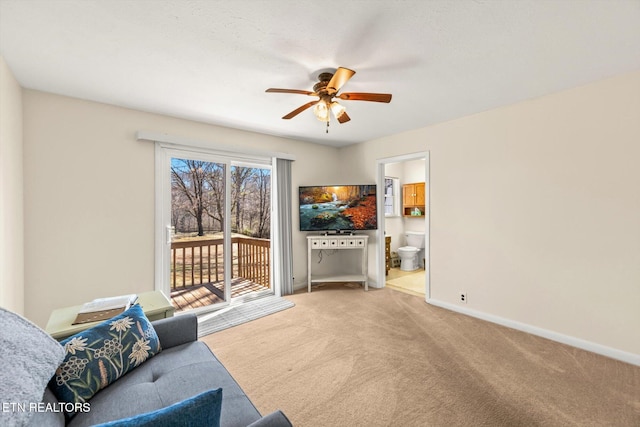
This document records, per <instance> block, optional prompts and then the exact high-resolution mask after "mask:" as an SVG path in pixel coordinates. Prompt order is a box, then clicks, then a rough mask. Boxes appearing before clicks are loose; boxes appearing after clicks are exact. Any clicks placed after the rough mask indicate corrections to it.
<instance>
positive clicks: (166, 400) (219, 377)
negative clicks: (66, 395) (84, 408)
mask: <svg viewBox="0 0 640 427" xmlns="http://www.w3.org/2000/svg"><path fill="white" fill-rule="evenodd" d="M216 388H222V389H223V390H224V398H223V403H222V412H221V415H220V426H221V427H239V426H242V427H246V426H247V425H249V424H251V423H252V422H254V421H256V420H257V419H259V418H260V413H259V412H258V410H257V409H256V408H255V407H254V406H253V404H252V403H251V401H250V400H249V398H248V397H247V396H246V395H245V394H244V392H243V391H242V389H241V388H240V386H239V385H238V384H237V383H236V382H235V380H234V379H233V377H231V375H230V374H229V372H228V371H227V370H226V369H225V367H224V366H223V365H222V363H220V361H218V359H217V358H216V357H215V356H214V355H213V353H212V352H211V350H210V349H209V347H207V346H206V345H205V344H204V343H203V342H200V341H194V342H191V343H187V344H183V345H180V346H176V347H171V348H169V349H163V350H162V353H160V354H158V355H157V356H155V357H153V358H152V359H150V360H148V361H147V362H145V363H144V364H143V365H142V366H140V367H139V368H136V369H134V370H133V371H131V372H129V373H128V374H127V375H125V376H123V377H122V378H120V379H119V380H118V381H117V382H115V383H114V384H112V385H110V386H109V387H107V388H105V389H103V390H100V392H98V393H97V394H96V395H95V396H94V397H93V398H92V399H91V402H90V404H91V411H89V412H85V413H81V414H78V415H76V416H75V417H74V418H73V419H71V420H70V422H69V423H68V424H67V426H68V427H87V426H92V425H94V424H99V423H104V422H107V421H112V420H117V419H120V418H127V417H132V416H135V415H137V414H140V413H143V412H151V411H155V410H157V409H161V408H164V407H166V406H169V405H172V404H174V403H177V402H180V401H181V400H183V399H187V398H189V397H192V396H195V395H197V394H199V393H202V392H204V391H207V390H211V389H216Z"/></svg>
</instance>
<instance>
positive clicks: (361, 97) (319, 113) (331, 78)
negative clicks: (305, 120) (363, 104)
mask: <svg viewBox="0 0 640 427" xmlns="http://www.w3.org/2000/svg"><path fill="white" fill-rule="evenodd" d="M355 73H356V72H355V71H353V70H350V69H348V68H344V67H339V68H338V69H337V70H336V72H335V73H333V74H332V73H328V72H323V73H320V75H318V83H316V84H315V85H313V92H310V91H306V90H300V89H277V88H269V89H267V90H266V92H269V93H295V94H299V95H308V96H317V97H318V100H317V101H311V102H308V103H306V104H304V105H302V106H300V107H298V108H296V109H295V110H293V111H292V112H290V113H289V114H286V115H285V116H283V117H282V118H283V119H285V120H288V119H291V118H293V117H295V116H297V115H298V114H300V113H301V112H303V111H304V110H306V109H308V108H310V107H313V114H314V115H315V116H316V118H317V119H318V120H320V121H321V122H326V123H327V133H329V121H330V120H331V114H332V113H333V116H334V117H335V118H336V120H338V123H346V122H348V121H349V120H351V118H350V117H349V115H348V114H347V112H346V109H345V107H344V106H342V105H340V104H339V103H338V102H337V101H335V100H334V98H339V99H342V100H345V101H373V102H384V103H389V102H391V94H388V93H367V92H350V93H349V92H346V93H341V94H340V95H338V91H339V90H340V89H341V88H342V86H344V84H345V83H346V82H348V81H349V79H351V77H353V75H354V74H355Z"/></svg>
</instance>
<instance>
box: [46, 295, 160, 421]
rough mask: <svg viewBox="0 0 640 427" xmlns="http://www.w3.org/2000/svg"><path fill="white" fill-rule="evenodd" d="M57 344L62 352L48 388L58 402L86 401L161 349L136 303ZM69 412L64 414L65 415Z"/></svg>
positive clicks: (149, 324)
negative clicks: (64, 353)
mask: <svg viewBox="0 0 640 427" xmlns="http://www.w3.org/2000/svg"><path fill="white" fill-rule="evenodd" d="M60 344H62V345H63V346H64V349H65V351H66V355H65V358H64V361H63V362H62V364H61V365H60V366H59V367H58V369H57V370H56V374H55V375H54V376H53V378H52V379H51V382H50V383H49V387H50V388H51V391H53V393H54V394H55V395H56V397H57V398H58V400H59V401H61V402H69V403H74V404H76V403H84V402H86V401H88V400H89V399H91V397H93V395H94V394H96V393H97V392H98V391H100V390H101V389H103V388H105V387H106V386H108V385H109V384H111V383H112V382H114V381H116V380H117V379H118V378H120V377H121V376H123V375H124V374H126V373H127V372H129V371H130V370H132V369H134V368H135V367H136V366H139V365H140V364H141V363H142V362H144V361H145V360H147V359H149V358H150V357H152V356H154V355H156V354H157V353H159V352H160V351H161V350H162V349H161V347H160V340H159V339H158V335H156V331H155V330H154V329H153V326H152V325H151V322H149V319H147V317H146V316H145V315H144V312H143V311H142V307H140V306H139V305H137V304H136V305H134V306H132V307H131V308H129V309H128V310H126V311H124V312H123V313H121V314H119V315H117V316H115V317H113V318H111V319H109V320H105V321H104V322H102V323H100V324H98V325H96V326H94V327H92V328H90V329H87V330H85V331H83V332H79V333H77V334H76V335H73V336H71V337H69V338H67V339H65V340H64V341H61V342H60ZM73 406H75V407H78V406H79V405H73ZM73 415H75V413H67V417H71V416H73Z"/></svg>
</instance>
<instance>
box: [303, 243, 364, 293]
mask: <svg viewBox="0 0 640 427" xmlns="http://www.w3.org/2000/svg"><path fill="white" fill-rule="evenodd" d="M368 240H369V236H364V235H353V234H342V233H341V234H330V235H329V234H326V235H320V236H307V287H308V289H307V291H308V292H311V285H313V284H317V283H326V282H362V285H363V286H364V290H365V291H368V290H369V283H368V267H369V264H368V262H367V243H368ZM324 249H336V250H343V249H344V250H348V249H351V250H360V251H361V260H362V264H361V266H360V274H357V273H355V274H354V273H335V274H325V275H317V274H313V273H312V265H313V264H312V257H311V254H312V253H313V251H315V250H324Z"/></svg>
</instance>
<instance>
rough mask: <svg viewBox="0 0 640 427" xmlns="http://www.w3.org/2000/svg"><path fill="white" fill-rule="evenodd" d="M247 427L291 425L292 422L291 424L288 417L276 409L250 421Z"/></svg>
mask: <svg viewBox="0 0 640 427" xmlns="http://www.w3.org/2000/svg"><path fill="white" fill-rule="evenodd" d="M247 427H293V424H291V421H289V418H287V416H286V415H285V414H284V413H283V412H282V411H281V410H279V409H278V410H277V411H275V412H272V413H270V414H269V415H265V416H264V417H262V418H260V419H259V420H256V421H254V422H252V423H251V424H249V425H248V426H247Z"/></svg>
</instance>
